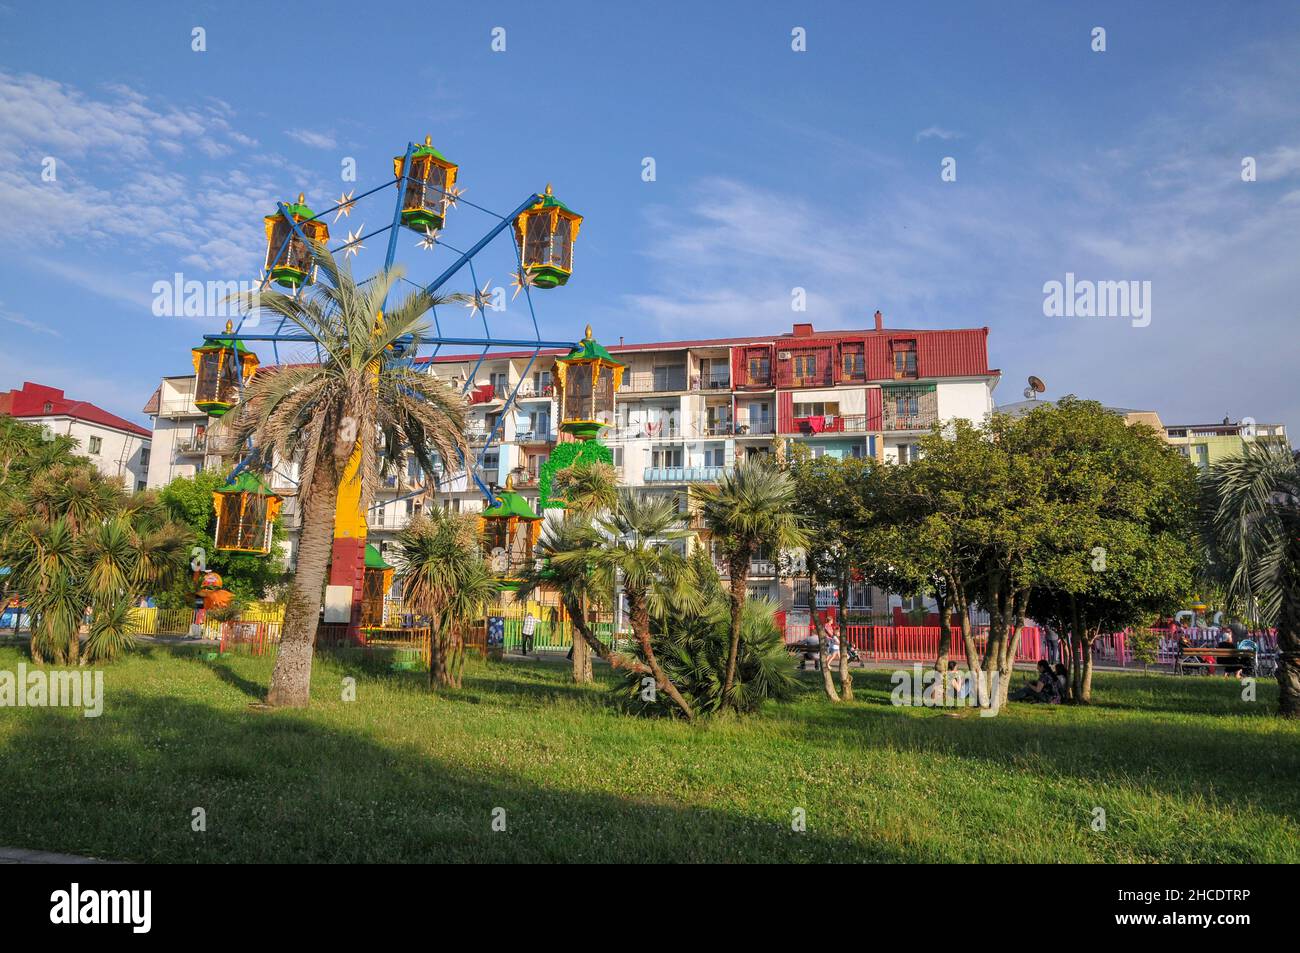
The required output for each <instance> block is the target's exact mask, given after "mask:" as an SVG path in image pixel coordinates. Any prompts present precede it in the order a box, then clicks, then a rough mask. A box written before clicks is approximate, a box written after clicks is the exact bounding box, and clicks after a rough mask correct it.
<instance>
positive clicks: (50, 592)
mask: <svg viewBox="0 0 1300 953" xmlns="http://www.w3.org/2000/svg"><path fill="white" fill-rule="evenodd" d="M37 452H39V450H38V451H37ZM42 456H43V454H42ZM189 544H190V536H189V533H188V532H187V531H186V529H185V528H184V527H182V526H180V525H178V524H175V523H172V522H171V521H170V520H169V519H168V518H167V514H166V510H165V509H164V508H163V507H162V506H161V505H160V504H159V503H158V501H157V499H156V497H155V496H154V495H153V494H152V493H139V494H136V495H134V496H127V494H126V493H125V491H124V489H123V488H122V486H121V484H120V483H117V482H115V481H111V480H108V479H107V478H105V477H104V476H102V475H101V474H100V473H99V472H98V470H96V469H95V468H94V467H93V466H90V465H89V464H88V463H86V462H85V461H82V460H78V459H73V460H71V461H70V462H66V463H62V464H57V465H55V466H54V467H53V468H51V469H48V470H45V471H44V472H41V473H37V474H34V475H33V476H32V478H31V482H30V483H29V484H27V485H26V486H25V487H20V488H18V492H17V493H16V495H13V496H10V497H9V498H7V500H6V502H5V504H4V505H3V507H2V508H0V565H7V566H8V567H10V572H9V573H8V574H7V579H8V580H9V582H8V585H9V587H10V589H11V590H12V591H14V592H16V593H17V594H18V596H19V597H20V598H21V599H22V600H23V601H24V602H25V603H26V605H27V608H28V611H29V613H30V617H31V654H32V659H33V660H34V661H35V662H37V663H38V664H43V663H44V662H45V661H46V660H47V659H53V660H54V661H55V662H57V663H58V664H67V665H76V664H77V663H78V661H79V660H80V657H81V637H80V628H81V626H82V624H83V621H84V620H85V615H86V612H87V611H89V612H90V637H89V639H88V641H87V643H86V655H87V657H88V658H89V659H90V660H92V661H107V660H111V659H113V658H115V657H117V656H118V655H120V654H121V652H122V651H124V650H125V649H126V648H128V647H129V646H130V645H131V643H132V642H133V641H134V635H133V634H132V631H131V627H130V624H129V621H130V611H131V609H132V607H133V606H134V604H135V602H136V601H137V600H138V599H140V598H141V597H142V596H144V595H147V594H152V593H154V592H156V591H158V589H160V588H162V587H165V586H166V585H167V584H168V583H169V581H170V577H172V576H173V575H175V574H176V573H178V572H180V571H181V569H182V567H183V566H184V565H185V560H186V558H187V556H188V553H189Z"/></svg>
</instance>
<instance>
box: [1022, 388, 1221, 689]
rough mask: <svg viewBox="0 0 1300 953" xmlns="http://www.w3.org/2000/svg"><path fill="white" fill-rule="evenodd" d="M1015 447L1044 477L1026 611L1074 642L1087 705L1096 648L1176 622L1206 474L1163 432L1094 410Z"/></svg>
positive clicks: (1069, 405) (1075, 678)
mask: <svg viewBox="0 0 1300 953" xmlns="http://www.w3.org/2000/svg"><path fill="white" fill-rule="evenodd" d="M1006 437H1007V441H1008V443H1009V444H1011V445H1013V447H1014V452H1015V453H1017V454H1018V455H1019V456H1020V457H1021V458H1022V459H1025V460H1029V461H1033V462H1034V468H1035V471H1036V489H1035V494H1036V500H1035V506H1034V509H1033V513H1034V514H1035V517H1036V518H1037V519H1039V520H1040V524H1039V527H1038V530H1039V531H1038V534H1037V539H1036V549H1035V552H1034V553H1033V558H1032V560H1031V561H1030V562H1029V563H1028V565H1027V567H1026V569H1027V572H1026V578H1027V580H1028V583H1029V587H1030V599H1029V602H1028V605H1027V608H1028V610H1029V611H1030V612H1032V614H1033V616H1034V617H1035V618H1036V619H1039V620H1040V621H1052V622H1054V623H1055V624H1056V625H1057V627H1058V628H1059V630H1060V631H1062V632H1064V633H1067V635H1068V643H1067V644H1068V646H1069V648H1070V658H1071V689H1070V695H1071V698H1072V700H1074V701H1076V702H1079V703H1084V704H1086V703H1088V702H1089V701H1091V699H1092V668H1093V645H1094V643H1095V641H1096V639H1097V638H1098V637H1099V636H1100V635H1102V634H1105V633H1111V632H1120V631H1123V630H1124V629H1126V628H1129V627H1134V626H1141V625H1144V624H1148V623H1149V622H1150V621H1151V619H1152V617H1153V616H1156V615H1161V614H1166V613H1168V612H1171V611H1172V610H1173V609H1175V608H1177V606H1178V603H1179V600H1180V599H1182V598H1183V597H1185V595H1186V594H1187V592H1188V591H1189V590H1190V588H1191V586H1192V583H1193V579H1194V578H1195V574H1196V570H1197V568H1198V561H1199V553H1198V547H1197V545H1196V523H1195V513H1196V499H1197V488H1196V480H1195V471H1194V469H1193V467H1192V466H1191V464H1189V463H1188V462H1187V461H1186V460H1185V459H1184V458H1183V457H1182V456H1181V455H1180V454H1178V452H1177V451H1175V450H1174V449H1172V448H1171V447H1169V446H1168V445H1167V444H1166V443H1165V441H1164V440H1163V439H1162V438H1161V437H1160V436H1159V435H1158V434H1156V432H1155V431H1154V430H1152V429H1151V428H1149V427H1146V426H1144V425H1141V424H1134V425H1130V424H1128V423H1126V422H1125V421H1124V419H1123V418H1122V417H1120V416H1119V415H1118V414H1115V413H1113V412H1111V411H1108V410H1106V409H1105V408H1103V407H1102V406H1101V405H1100V404H1098V403H1096V402H1095V401H1081V400H1076V399H1073V398H1065V399H1062V400H1060V401H1058V402H1057V403H1056V404H1055V406H1052V405H1045V406H1044V407H1040V408H1036V409H1035V410H1033V411H1032V412H1031V413H1029V414H1027V415H1025V417H1024V418H1023V419H1021V420H1020V421H1017V422H1016V423H1015V425H1014V426H1013V427H1011V428H1010V429H1008V431H1006ZM1017 621H1021V620H1017Z"/></svg>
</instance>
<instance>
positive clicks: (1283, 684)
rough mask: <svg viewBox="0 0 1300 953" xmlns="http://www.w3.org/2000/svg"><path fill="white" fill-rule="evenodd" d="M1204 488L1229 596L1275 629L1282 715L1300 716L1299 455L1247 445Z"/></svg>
mask: <svg viewBox="0 0 1300 953" xmlns="http://www.w3.org/2000/svg"><path fill="white" fill-rule="evenodd" d="M1205 487H1206V506H1205V519H1204V525H1205V527H1206V529H1207V531H1208V532H1207V536H1208V542H1209V544H1210V545H1209V549H1210V554H1211V559H1212V560H1213V563H1214V565H1215V568H1216V569H1217V570H1218V571H1219V573H1220V575H1221V577H1222V580H1223V582H1224V583H1225V585H1226V589H1227V595H1228V598H1229V599H1230V600H1232V601H1233V603H1235V604H1236V605H1238V606H1240V607H1242V609H1243V610H1244V613H1245V614H1246V615H1248V616H1253V617H1255V618H1257V619H1258V620H1259V621H1260V622H1262V623H1264V624H1266V625H1267V624H1272V625H1275V626H1276V627H1277V647H1278V666H1277V684H1278V692H1279V694H1278V702H1279V704H1278V714H1279V715H1281V716H1283V717H1284V718H1300V455H1293V454H1292V453H1291V452H1289V451H1288V450H1286V449H1284V448H1281V447H1275V446H1272V445H1269V444H1261V443H1251V444H1247V445H1246V447H1245V448H1244V452H1243V453H1242V455H1241V456H1239V457H1230V458H1228V459H1227V460H1223V461H1221V462H1219V463H1216V464H1215V465H1214V466H1212V467H1211V468H1210V470H1209V473H1208V474H1207V475H1206V477H1205Z"/></svg>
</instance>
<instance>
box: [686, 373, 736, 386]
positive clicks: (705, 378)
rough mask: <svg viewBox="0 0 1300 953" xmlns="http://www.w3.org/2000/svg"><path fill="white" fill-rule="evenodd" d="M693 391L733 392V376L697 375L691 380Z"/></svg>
mask: <svg viewBox="0 0 1300 953" xmlns="http://www.w3.org/2000/svg"><path fill="white" fill-rule="evenodd" d="M691 390H731V375H730V374H726V375H717V374H705V375H700V374H696V375H695V376H694V377H692V378H691Z"/></svg>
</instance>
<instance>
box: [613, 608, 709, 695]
mask: <svg viewBox="0 0 1300 953" xmlns="http://www.w3.org/2000/svg"><path fill="white" fill-rule="evenodd" d="M627 596H628V599H627V604H628V615H629V616H630V617H631V620H632V633H633V634H634V635H635V636H636V640H637V642H639V643H640V645H641V652H642V654H644V655H645V660H646V665H647V666H649V668H650V674H651V675H652V676H653V677H654V680H655V686H656V687H657V688H658V689H659V691H661V692H663V693H664V694H666V695H667V696H668V697H669V698H671V699H672V700H673V703H674V704H675V705H676V706H677V707H678V708H680V709H681V710H682V714H684V715H685V716H686V718H687V720H688V721H690V720H694V718H695V712H694V711H692V710H691V706H690V703H689V702H687V701H686V699H685V698H683V697H682V695H681V692H679V691H678V690H677V686H676V685H674V684H673V683H672V682H670V681H669V680H668V676H667V675H665V674H664V672H663V669H662V668H660V667H659V660H658V659H657V658H655V650H654V646H653V645H651V644H650V609H649V607H648V606H647V605H646V603H645V598H644V594H643V593H637V594H635V595H634V594H633V592H632V591H631V590H628V591H627Z"/></svg>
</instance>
